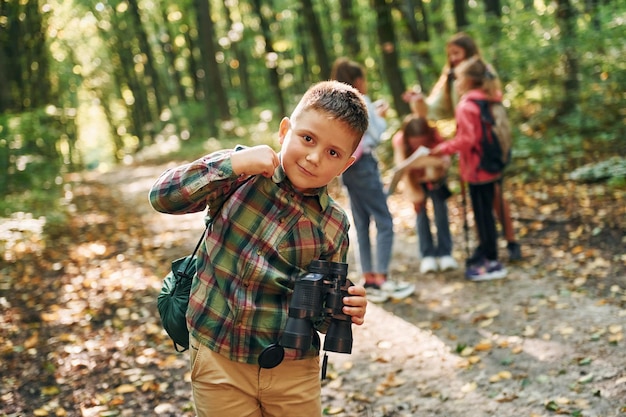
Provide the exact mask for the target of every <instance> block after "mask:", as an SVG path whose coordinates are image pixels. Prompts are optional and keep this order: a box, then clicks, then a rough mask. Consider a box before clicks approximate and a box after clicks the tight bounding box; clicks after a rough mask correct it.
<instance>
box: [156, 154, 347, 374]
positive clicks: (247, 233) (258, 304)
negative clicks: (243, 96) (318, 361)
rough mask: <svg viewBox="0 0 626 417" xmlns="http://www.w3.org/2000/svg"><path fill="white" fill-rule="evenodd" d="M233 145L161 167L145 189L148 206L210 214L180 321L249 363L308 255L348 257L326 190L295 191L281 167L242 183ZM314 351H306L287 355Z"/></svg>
mask: <svg viewBox="0 0 626 417" xmlns="http://www.w3.org/2000/svg"><path fill="white" fill-rule="evenodd" d="M232 152H234V151H233V150H226V151H219V152H215V153H212V154H210V155H207V156H205V157H203V158H200V159H198V160H197V161H195V162H192V163H190V164H186V165H183V166H180V167H177V168H173V169H170V170H168V171H166V172H165V173H163V174H162V175H161V177H160V178H159V179H158V180H157V181H156V183H155V184H154V185H153V186H152V189H151V190H150V203H151V204H152V206H153V207H154V208H155V209H156V210H157V211H160V212H163V213H170V214H184V213H193V212H198V211H203V210H205V209H208V210H209V213H210V214H213V215H216V218H215V219H214V221H213V224H212V226H211V227H210V231H209V233H208V235H207V236H206V238H205V241H204V243H203V244H202V245H201V246H200V248H199V250H198V263H197V266H198V274H197V277H196V279H194V281H193V285H192V288H191V297H190V300H189V308H188V310H187V324H188V326H189V329H190V332H191V334H192V335H193V336H194V337H195V338H197V339H198V340H200V341H201V342H202V343H203V344H205V345H206V346H208V347H209V348H210V349H211V350H213V351H215V352H217V353H220V354H222V355H224V356H226V357H228V358H230V360H233V361H237V362H246V363H254V364H256V363H257V358H258V356H259V354H260V353H261V351H262V350H263V349H264V348H265V347H267V346H268V345H269V344H271V343H275V342H277V341H278V340H279V337H280V334H281V333H282V330H283V329H284V327H285V323H286V321H287V312H288V308H289V301H290V300H291V294H292V292H293V285H294V280H295V278H296V277H298V276H299V275H301V274H303V273H304V272H305V271H306V268H307V267H308V265H309V263H310V262H311V261H312V260H314V259H326V260H329V261H335V262H345V261H346V257H347V251H348V228H349V222H348V218H347V215H346V213H345V212H344V210H343V209H342V208H341V207H339V205H338V204H337V203H336V202H335V201H333V199H332V198H331V197H330V196H329V195H328V192H327V189H326V187H322V188H320V189H317V190H315V192H314V193H312V194H307V195H304V194H302V193H299V192H298V191H296V190H295V189H294V188H293V187H292V185H291V183H290V181H289V179H288V178H286V176H285V173H284V171H283V169H282V167H279V168H278V169H277V170H276V173H275V174H274V176H273V177H272V178H271V179H270V178H265V177H263V176H260V175H258V176H256V177H254V178H250V179H249V180H247V181H246V179H245V178H241V177H239V176H237V175H235V174H234V173H233V170H232V166H231V162H230V155H231V154H232ZM244 181H245V182H244ZM222 204H223V206H222V208H221V210H219V213H217V214H215V213H214V212H215V208H218V207H220V205H222ZM290 353H291V354H290ZM318 353H319V352H318V350H317V349H316V348H311V349H310V350H309V351H308V352H306V353H305V354H302V353H298V352H288V353H287V355H286V357H288V358H289V357H291V358H294V359H300V358H302V357H311V356H313V355H317V354H318Z"/></svg>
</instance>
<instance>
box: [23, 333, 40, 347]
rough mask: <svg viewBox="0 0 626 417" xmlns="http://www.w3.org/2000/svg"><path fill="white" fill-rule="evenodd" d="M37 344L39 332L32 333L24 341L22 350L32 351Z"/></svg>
mask: <svg viewBox="0 0 626 417" xmlns="http://www.w3.org/2000/svg"><path fill="white" fill-rule="evenodd" d="M38 343H39V332H34V333H33V334H32V335H31V336H30V337H29V338H28V339H26V340H25V341H24V349H27V350H28V349H32V348H34V347H36V346H37V344H38Z"/></svg>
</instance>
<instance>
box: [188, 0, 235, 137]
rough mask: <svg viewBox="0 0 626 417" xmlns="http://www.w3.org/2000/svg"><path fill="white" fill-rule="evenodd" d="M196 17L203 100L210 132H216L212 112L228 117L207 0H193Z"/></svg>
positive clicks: (213, 29)
mask: <svg viewBox="0 0 626 417" xmlns="http://www.w3.org/2000/svg"><path fill="white" fill-rule="evenodd" d="M194 5H195V9H196V19H197V21H198V38H199V39H198V41H199V44H200V52H201V55H202V60H201V61H202V69H203V70H204V78H203V83H202V84H203V89H204V102H205V104H206V106H207V111H208V113H209V115H208V116H209V119H208V120H213V121H214V123H211V124H212V125H214V126H212V129H214V130H213V131H212V132H214V133H215V134H216V133H217V126H216V123H215V122H216V121H215V120H214V119H215V117H214V114H219V117H220V119H221V120H228V119H230V112H229V111H228V99H227V97H226V91H225V90H224V87H223V85H222V77H221V74H220V67H219V64H218V62H217V60H216V54H217V47H216V41H215V26H214V24H213V20H212V19H211V9H210V6H209V1H208V0H194Z"/></svg>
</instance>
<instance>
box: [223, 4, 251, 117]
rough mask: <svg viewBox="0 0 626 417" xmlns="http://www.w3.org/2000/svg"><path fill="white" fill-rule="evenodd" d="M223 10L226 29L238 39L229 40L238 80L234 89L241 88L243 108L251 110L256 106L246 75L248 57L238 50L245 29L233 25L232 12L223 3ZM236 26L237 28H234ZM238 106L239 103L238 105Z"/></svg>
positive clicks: (242, 25) (243, 51)
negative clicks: (234, 33)
mask: <svg viewBox="0 0 626 417" xmlns="http://www.w3.org/2000/svg"><path fill="white" fill-rule="evenodd" d="M224 8H225V18H226V22H227V23H228V27H229V29H230V30H231V31H233V30H234V31H236V32H237V33H238V34H239V35H240V37H239V38H236V39H231V44H230V48H231V50H232V51H233V56H234V59H235V60H236V64H235V65H233V66H234V67H235V69H236V71H237V78H238V80H239V84H238V85H235V87H236V88H238V87H239V85H240V86H241V89H242V90H243V95H244V98H245V106H243V107H245V108H252V107H254V106H255V104H256V100H255V98H254V92H253V91H252V87H251V85H250V77H249V75H248V56H247V55H246V52H245V48H240V47H239V43H240V42H241V41H242V40H243V39H244V37H245V36H246V28H245V26H244V24H243V23H241V22H238V23H241V24H240V25H235V22H234V21H233V19H232V17H231V13H232V10H230V8H229V7H228V5H227V3H224ZM236 26H237V28H236ZM238 105H239V103H238Z"/></svg>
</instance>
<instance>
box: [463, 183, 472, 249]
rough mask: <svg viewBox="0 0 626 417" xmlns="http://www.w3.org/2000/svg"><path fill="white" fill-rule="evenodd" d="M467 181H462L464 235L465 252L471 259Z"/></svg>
mask: <svg viewBox="0 0 626 417" xmlns="http://www.w3.org/2000/svg"><path fill="white" fill-rule="evenodd" d="M465 188H466V187H465V181H463V180H461V202H462V204H463V234H464V236H465V252H466V254H467V259H469V257H470V247H469V225H468V224H467V196H466V195H465Z"/></svg>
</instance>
